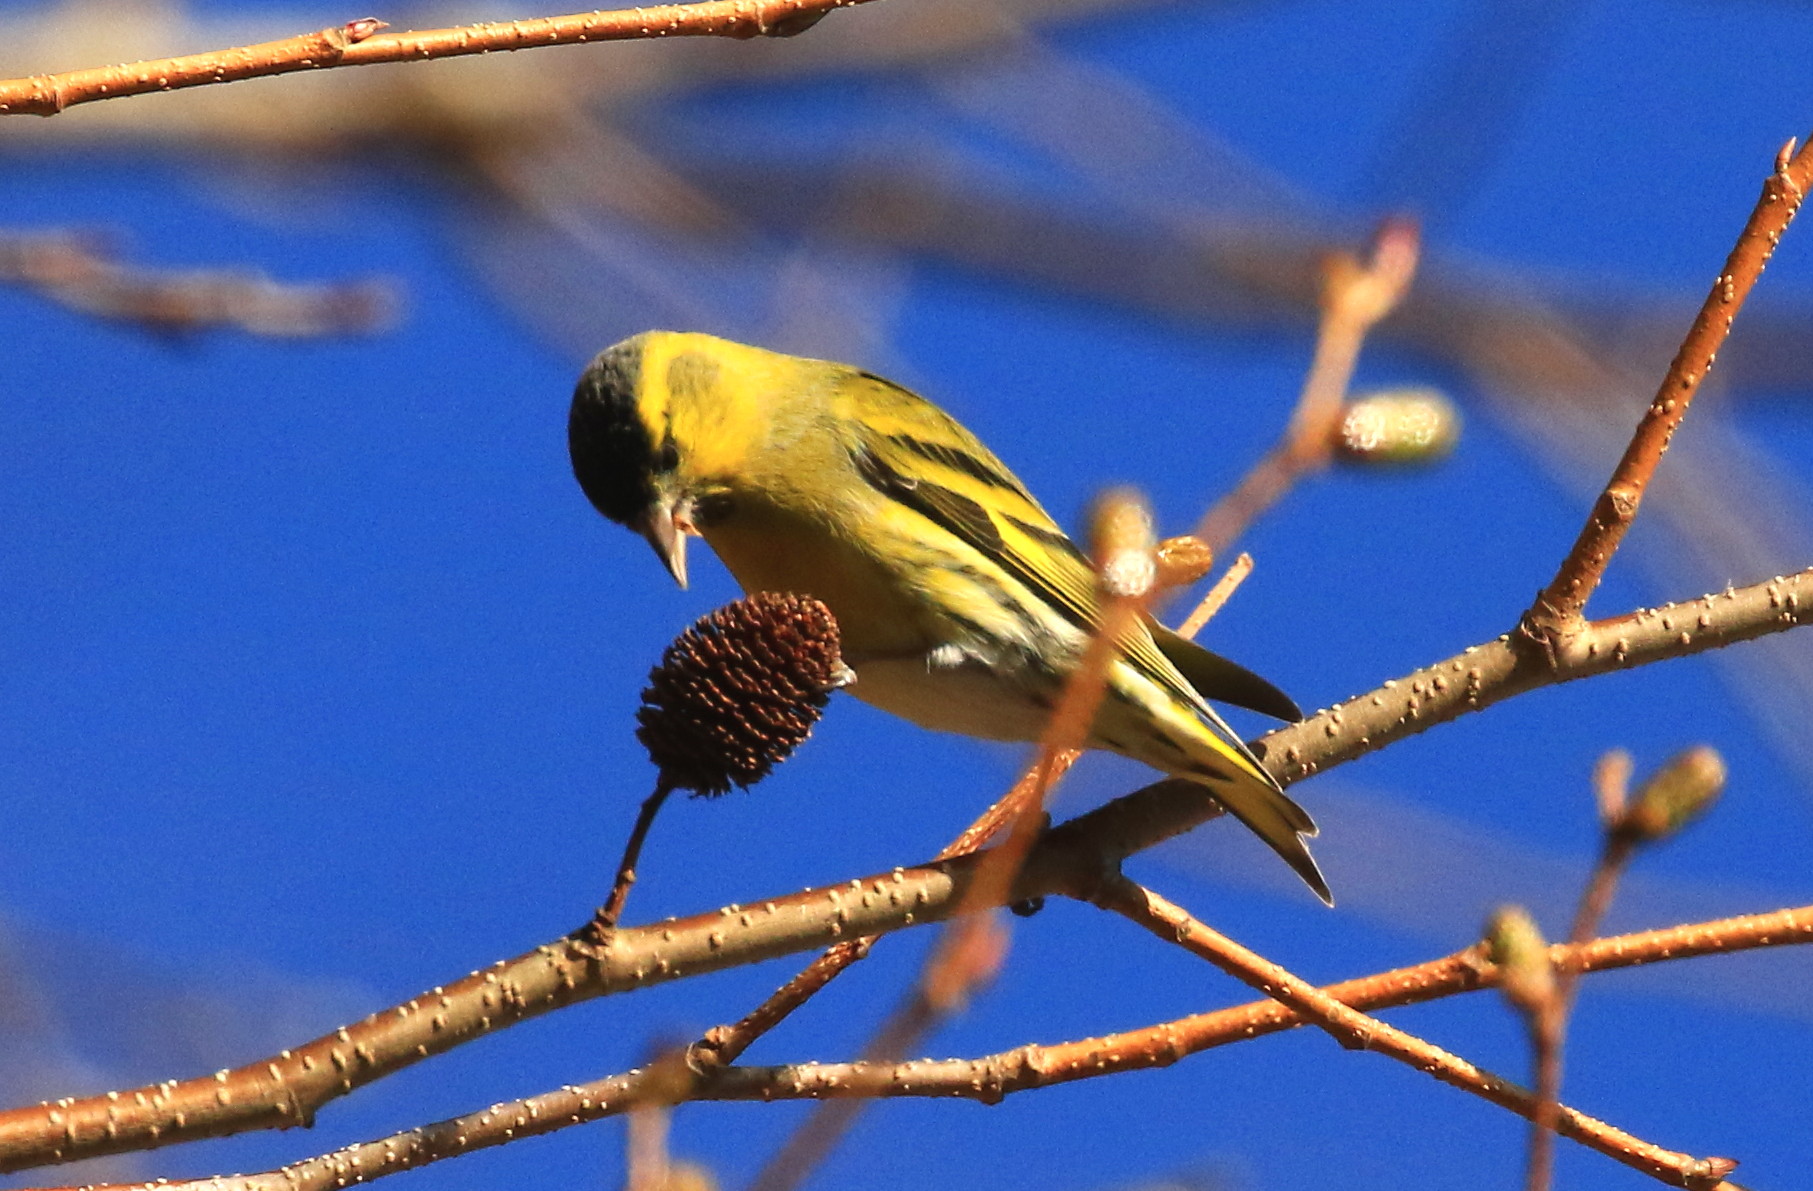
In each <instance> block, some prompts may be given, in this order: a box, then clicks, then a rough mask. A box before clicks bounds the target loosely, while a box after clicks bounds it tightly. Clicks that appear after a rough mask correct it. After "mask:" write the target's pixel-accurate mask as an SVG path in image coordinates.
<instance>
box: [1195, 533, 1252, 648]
mask: <svg viewBox="0 0 1813 1191" xmlns="http://www.w3.org/2000/svg"><path fill="white" fill-rule="evenodd" d="M1252 573H1253V556H1252V555H1251V554H1242V555H1241V556H1240V557H1238V558H1236V559H1235V560H1234V565H1233V566H1230V567H1229V568H1228V569H1227V574H1225V575H1223V576H1222V577H1221V578H1219V579H1217V580H1216V581H1215V586H1213V587H1211V588H1209V590H1208V594H1206V595H1204V596H1203V597H1202V602H1201V603H1199V604H1197V605H1196V607H1195V608H1194V609H1193V610H1192V611H1191V612H1190V614H1189V615H1188V616H1186V617H1184V622H1183V623H1182V624H1180V625H1178V626H1177V635H1178V636H1180V637H1194V636H1195V635H1196V634H1197V633H1200V632H1202V629H1203V626H1204V625H1206V624H1208V623H1209V621H1211V620H1213V619H1214V618H1215V614H1216V613H1218V612H1220V611H1221V610H1222V608H1224V607H1225V606H1226V605H1227V602H1228V601H1229V600H1231V599H1233V598H1234V593H1235V592H1236V591H1238V590H1239V589H1240V585H1241V584H1242V583H1245V582H1246V577H1247V576H1248V575H1250V574H1252Z"/></svg>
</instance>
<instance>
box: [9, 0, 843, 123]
mask: <svg viewBox="0 0 1813 1191" xmlns="http://www.w3.org/2000/svg"><path fill="white" fill-rule="evenodd" d="M867 2H868V0H701V2H700V3H696V4H658V5H654V6H652V7H649V8H630V9H621V10H617V11H611V12H591V13H578V14H574V15H572V16H555V17H539V18H536V19H533V20H523V21H496V22H491V23H488V24H478V25H461V26H457V27H455V28H451V29H428V30H423V31H420V32H413V33H383V32H380V30H382V29H384V28H385V27H386V26H385V23H384V22H383V21H380V20H378V19H377V18H375V17H367V18H365V19H363V20H358V21H352V22H349V23H348V24H345V25H340V26H335V27H333V28H328V29H321V30H318V31H316V32H314V33H305V34H302V35H301V36H298V37H287V38H284V39H282V40H280V41H267V42H264V43H262V44H259V45H250V46H241V47H239V48H237V49H230V50H213V51H210V52H207V53H202V54H187V55H184V56H182V57H177V58H160V59H156V60H154V61H149V62H130V63H127V64H126V65H123V66H98V67H89V68H87V69H84V70H69V71H63V72H61V73H59V74H40V75H33V76H31V77H30V78H23V79H8V80H4V81H0V115H37V116H54V115H56V114H57V113H58V112H61V111H63V110H65V109H66V108H70V107H74V106H75V105H76V104H79V103H90V102H93V101H94V100H99V99H115V98H119V97H121V96H126V95H144V94H147V93H150V92H153V91H176V90H180V89H181V88H184V87H201V86H206V85H208V84H211V83H230V82H235V81H237V80H239V79H250V78H262V77H267V76H270V75H279V74H292V73H294V72H296V71H302V70H325V69H329V68H331V67H337V66H372V65H376V64H378V63H385V62H420V61H426V60H428V59H431V58H455V57H460V56H463V55H466V54H490V53H496V52H498V51H500V50H523V49H530V48H533V47H536V46H550V45H574V44H578V43H581V42H592V41H629V40H637V39H653V38H662V37H736V38H748V37H788V36H792V35H793V34H795V33H799V32H802V31H804V30H805V29H807V28H810V27H811V26H812V25H813V24H815V23H817V21H818V20H819V19H820V18H822V17H823V16H824V15H825V14H826V13H828V12H830V11H831V10H832V9H836V8H847V7H850V6H852V5H856V4H864V3H867Z"/></svg>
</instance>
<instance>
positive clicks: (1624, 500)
mask: <svg viewBox="0 0 1813 1191" xmlns="http://www.w3.org/2000/svg"><path fill="white" fill-rule="evenodd" d="M1810 184H1813V145H1808V146H1803V147H1802V148H1801V150H1800V152H1798V153H1796V152H1795V151H1794V142H1793V141H1789V142H1788V143H1787V144H1786V145H1784V146H1782V150H1781V152H1780V153H1779V154H1777V156H1776V159H1775V172H1774V173H1773V174H1771V175H1770V176H1769V179H1768V181H1766V182H1764V183H1763V193H1762V197H1761V198H1759V199H1757V202H1756V207H1755V209H1753V210H1752V211H1751V212H1750V218H1749V220H1748V221H1747V222H1746V223H1745V224H1744V230H1743V231H1741V232H1739V233H1738V238H1737V243H1736V245H1734V246H1733V247H1732V249H1731V255H1730V256H1729V257H1727V258H1726V260H1725V268H1724V270H1723V271H1722V272H1721V273H1720V274H1719V276H1718V278H1717V279H1716V280H1715V281H1714V282H1713V283H1712V289H1711V291H1710V292H1709V293H1708V294H1707V295H1706V300H1705V302H1704V303H1702V304H1701V306H1700V311H1699V313H1698V314H1697V315H1695V316H1694V320H1693V325H1692V326H1691V327H1690V328H1689V329H1688V332H1687V336H1686V338H1684V339H1683V340H1682V341H1681V346H1680V349H1679V350H1678V351H1676V353H1675V357H1674V360H1673V361H1672V362H1670V364H1669V365H1668V372H1667V374H1666V375H1664V376H1663V378H1662V384H1661V386H1660V387H1659V388H1657V390H1656V396H1655V399H1654V400H1653V401H1651V402H1650V403H1649V411H1648V413H1647V414H1645V415H1644V418H1643V421H1642V422H1640V423H1639V424H1638V426H1637V431H1636V433H1635V434H1633V435H1632V436H1631V440H1630V445H1629V446H1627V447H1625V449H1624V456H1623V458H1621V459H1619V460H1618V466H1617V467H1616V468H1615V469H1613V471H1612V478H1611V479H1610V480H1608V481H1607V482H1606V485H1605V491H1604V492H1602V493H1600V495H1599V499H1598V500H1597V501H1595V502H1594V504H1593V511H1592V512H1591V513H1590V514H1589V515H1588V516H1587V519H1586V524H1585V526H1583V527H1582V528H1581V530H1580V536H1579V538H1578V539H1577V540H1576V541H1575V542H1574V547H1573V549H1572V550H1569V551H1568V554H1567V557H1566V558H1564V559H1563V560H1562V562H1561V567H1560V569H1559V570H1557V571H1556V572H1555V578H1554V579H1553V580H1551V581H1550V583H1549V585H1548V587H1547V588H1545V589H1544V590H1543V592H1542V594H1541V595H1539V596H1537V597H1536V602H1535V603H1534V604H1532V605H1531V606H1530V610H1529V611H1528V612H1526V613H1525V614H1524V618H1523V624H1522V626H1521V629H1522V632H1523V633H1524V634H1525V635H1526V636H1527V637H1528V638H1529V639H1531V640H1533V641H1535V642H1537V643H1539V644H1541V645H1542V646H1544V647H1545V648H1549V649H1552V648H1555V643H1556V642H1557V641H1558V640H1561V639H1565V638H1566V637H1567V636H1568V635H1569V634H1571V633H1573V632H1574V631H1575V630H1576V629H1578V628H1579V627H1580V625H1581V624H1582V623H1583V614H1584V612H1585V610H1586V601H1587V599H1588V598H1589V597H1590V596H1591V595H1592V594H1593V590H1594V589H1595V588H1597V587H1598V586H1599V580H1600V579H1601V578H1603V577H1604V575H1605V568H1606V567H1607V566H1608V565H1609V564H1610V563H1611V560H1612V555H1613V554H1615V553H1617V550H1618V545H1619V543H1620V542H1622V541H1623V540H1624V534H1625V531H1626V530H1628V529H1629V528H1630V525H1631V522H1632V521H1633V520H1635V519H1636V516H1637V509H1638V508H1639V507H1640V506H1641V505H1642V503H1643V494H1644V492H1645V491H1646V490H1647V489H1648V487H1649V481H1650V477H1652V476H1653V475H1655V471H1656V466H1657V465H1658V464H1659V463H1661V461H1662V456H1663V454H1664V453H1665V452H1667V450H1668V443H1669V440H1670V439H1672V438H1673V437H1674V432H1675V430H1676V429H1677V428H1679V427H1680V425H1681V421H1682V419H1684V418H1685V417H1686V416H1687V409H1688V406H1689V405H1691V404H1692V403H1693V399H1694V395H1695V394H1697V393H1698V392H1699V391H1700V384H1701V382H1703V381H1704V380H1705V379H1706V374H1707V373H1708V372H1710V371H1712V363H1713V360H1714V359H1715V358H1716V357H1717V356H1718V351H1719V348H1720V347H1721V346H1723V345H1724V342H1725V336H1726V335H1727V334H1728V333H1729V332H1730V330H1731V323H1732V320H1734V319H1735V318H1737V314H1738V311H1739V310H1741V309H1743V305H1744V299H1745V298H1747V297H1749V296H1750V290H1751V287H1753V286H1754V285H1755V284H1756V281H1757V278H1759V277H1761V276H1762V273H1763V267H1764V266H1765V265H1767V264H1768V263H1769V257H1770V256H1771V255H1772V254H1773V253H1774V252H1775V246H1776V245H1777V244H1778V243H1780V242H1781V237H1782V233H1783V232H1785V231H1787V230H1788V224H1789V223H1790V222H1792V221H1793V219H1794V215H1795V212H1797V211H1799V210H1800V204H1801V200H1802V199H1803V198H1805V197H1806V189H1807V187H1808V185H1810Z"/></svg>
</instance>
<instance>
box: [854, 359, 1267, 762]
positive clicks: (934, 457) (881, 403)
mask: <svg viewBox="0 0 1813 1191" xmlns="http://www.w3.org/2000/svg"><path fill="white" fill-rule="evenodd" d="M845 395H846V397H848V398H850V399H852V400H853V408H852V409H851V410H850V411H849V416H846V417H842V418H840V419H839V423H840V424H841V425H845V426H853V427H858V428H860V429H859V430H858V431H857V433H858V441H857V442H855V443H854V444H852V446H853V449H852V455H853V458H854V459H855V463H856V467H857V470H858V472H859V473H860V474H861V475H862V476H863V478H864V479H865V480H866V481H867V482H868V483H869V484H870V485H872V486H873V487H875V488H876V489H878V490H879V491H881V492H883V493H884V494H886V495H887V496H888V497H890V498H891V499H893V500H895V501H897V502H898V503H900V504H902V505H905V506H906V507H907V508H910V509H912V510H914V511H915V512H917V513H919V514H920V515H921V516H923V517H925V518H926V519H927V520H929V521H931V522H933V523H934V524H936V525H937V526H938V527H940V528H941V529H943V530H945V531H946V532H948V533H950V534H952V535H953V536H955V537H957V538H958V539H960V540H961V541H963V542H964V543H965V544H967V545H968V546H969V547H970V548H971V549H973V550H975V551H977V552H978V553H979V554H981V555H982V556H983V557H984V558H985V559H986V560H987V561H989V562H990V563H992V564H994V565H995V566H996V567H999V568H1000V569H1001V570H1002V571H1004V572H1006V573H1007V574H1008V575H1009V576H1011V577H1012V578H1013V579H1015V580H1016V581H1018V583H1019V584H1020V585H1021V586H1022V587H1024V588H1025V589H1026V590H1027V591H1028V592H1030V593H1031V594H1032V595H1033V596H1034V597H1036V598H1037V599H1038V600H1039V601H1040V602H1041V603H1043V604H1044V605H1045V606H1046V607H1048V608H1049V609H1050V610H1051V611H1052V612H1054V613H1056V614H1057V615H1058V616H1060V617H1062V618H1063V619H1064V620H1065V621H1067V622H1069V623H1070V624H1071V625H1073V626H1074V627H1076V628H1077V629H1078V630H1080V631H1082V632H1084V633H1093V632H1095V631H1096V629H1097V627H1098V625H1099V621H1100V617H1099V614H1098V610H1097V605H1096V595H1095V572H1094V570H1093V568H1092V567H1091V566H1090V565H1089V560H1088V559H1087V558H1086V557H1085V556H1084V554H1083V552H1082V551H1081V550H1079V549H1078V548H1077V546H1076V543H1074V542H1072V541H1071V540H1070V538H1069V537H1068V536H1066V535H1065V533H1064V531H1063V530H1062V529H1060V528H1059V527H1058V524H1057V522H1056V521H1054V520H1052V518H1051V515H1050V514H1048V513H1047V512H1046V511H1045V510H1044V508H1042V507H1041V506H1040V505H1039V502H1038V501H1037V500H1035V499H1034V498H1033V496H1032V494H1031V493H1030V492H1028V491H1027V490H1026V486H1025V485H1024V484H1022V483H1021V482H1020V481H1019V479H1018V478H1017V477H1015V475H1014V474H1013V473H1012V472H1011V471H1009V470H1008V469H1007V467H1006V465H1005V464H1003V463H1002V462H1001V461H1000V460H999V459H997V458H995V456H994V455H993V454H992V453H990V452H989V450H988V448H987V447H984V446H983V445H982V444H981V443H980V442H979V441H977V439H976V437H975V435H973V434H971V433H970V432H969V431H968V430H965V429H964V428H963V426H962V425H961V424H960V423H958V422H957V421H956V419H954V418H952V417H951V416H950V415H948V414H946V413H945V412H944V411H943V410H941V409H939V408H938V407H937V406H935V405H933V404H931V403H930V402H928V401H926V400H925V399H923V398H921V397H919V396H918V395H917V394H914V393H912V392H910V391H908V390H906V389H902V388H901V387H900V386H898V385H895V384H893V383H892V382H890V381H886V380H883V379H882V378H880V377H875V376H871V375H869V374H867V373H858V374H855V375H854V376H853V377H852V378H851V379H850V381H849V382H847V384H846V386H845ZM1148 627H1149V628H1150V629H1154V630H1157V631H1159V632H1161V633H1164V634H1165V638H1164V644H1165V645H1170V646H1171V648H1169V649H1167V648H1164V647H1162V646H1161V645H1160V644H1158V643H1155V642H1154V640H1153V638H1152V635H1151V633H1149V632H1142V633H1137V634H1134V635H1132V636H1131V637H1130V638H1129V639H1128V640H1127V641H1126V642H1125V643H1124V650H1125V656H1126V661H1127V663H1128V664H1129V665H1131V666H1132V667H1133V668H1134V670H1135V671H1137V672H1138V673H1139V674H1141V675H1142V676H1143V677H1145V678H1147V679H1148V680H1150V681H1152V682H1153V683H1156V684H1157V685H1158V686H1159V687H1160V688H1162V689H1163V690H1164V691H1165V692H1166V693H1167V694H1169V695H1171V696H1173V697H1174V698H1177V699H1179V700H1181V701H1182V702H1184V703H1185V704H1187V705H1189V706H1192V707H1195V708H1196V709H1197V710H1198V711H1199V712H1200V713H1201V714H1202V716H1203V718H1204V719H1206V720H1207V721H1208V722H1209V723H1210V724H1212V725H1213V726H1214V727H1215V728H1216V729H1217V730H1218V731H1219V732H1220V733H1222V734H1223V735H1224V736H1225V738H1226V739H1227V741H1228V742H1229V743H1230V744H1232V745H1233V746H1234V747H1235V748H1236V749H1238V750H1239V752H1240V754H1241V759H1242V760H1244V761H1246V762H1247V763H1248V764H1250V765H1251V766H1252V768H1253V769H1254V771H1255V772H1256V774H1257V773H1263V772H1264V771H1263V770H1262V769H1261V768H1260V766H1259V764H1258V762H1257V761H1256V760H1255V759H1254V758H1253V757H1252V755H1251V754H1250V753H1249V752H1247V750H1246V748H1245V746H1244V745H1243V744H1241V742H1240V737H1239V736H1238V735H1236V734H1235V733H1234V732H1233V731H1232V730H1231V729H1229V728H1228V726H1227V724H1226V723H1224V722H1223V721H1222V719H1221V717H1220V716H1218V715H1216V714H1215V712H1214V711H1213V710H1212V709H1211V708H1209V707H1208V705H1207V704H1206V703H1205V702H1204V701H1203V696H1204V695H1209V696H1211V697H1217V698H1219V697H1222V695H1221V690H1220V688H1221V687H1222V686H1223V685H1227V686H1228V687H1229V688H1230V690H1231V691H1232V693H1231V695H1229V696H1228V701H1229V702H1232V703H1235V704H1238V705H1241V706H1246V705H1247V704H1248V702H1249V701H1254V702H1257V703H1258V704H1260V707H1259V710H1262V711H1268V712H1269V713H1271V714H1276V713H1277V710H1282V709H1284V708H1289V710H1290V711H1291V712H1293V713H1295V711H1296V708H1295V706H1294V705H1293V704H1291V702H1290V700H1289V699H1288V698H1286V697H1285V696H1284V695H1283V693H1282V692H1279V691H1278V690H1277V689H1276V688H1275V687H1272V686H1271V684H1270V683H1267V682H1265V681H1264V680H1263V679H1260V678H1258V677H1257V676H1256V675H1252V674H1249V673H1248V672H1247V671H1245V670H1243V669H1241V668H1240V667H1239V666H1236V665H1234V664H1233V663H1232V662H1227V661H1224V660H1222V659H1220V658H1217V657H1215V655H1213V654H1210V653H1209V652H1208V651H1207V650H1203V649H1200V648H1199V647H1196V646H1194V645H1191V644H1190V643H1189V642H1186V641H1184V639H1183V638H1181V637H1178V636H1176V635H1175V634H1172V633H1170V632H1169V631H1168V630H1164V629H1162V628H1160V627H1159V626H1157V625H1156V624H1150V623H1149V624H1148ZM1173 643H1175V644H1173ZM1180 647H1181V648H1180ZM1173 651H1175V653H1176V654H1177V655H1178V656H1172V655H1173ZM1179 656H1180V657H1181V658H1182V660H1183V662H1185V663H1187V664H1188V665H1189V667H1190V668H1192V669H1194V670H1195V671H1196V674H1197V676H1199V677H1201V678H1202V679H1204V680H1205V681H1208V682H1210V684H1211V689H1208V690H1200V691H1199V689H1198V688H1197V687H1196V686H1194V685H1192V682H1191V680H1190V677H1189V676H1188V675H1187V674H1185V673H1180V672H1179V671H1180V666H1179V664H1178V660H1179ZM1205 658H1206V659H1208V660H1207V661H1204V659H1205ZM1243 678H1244V679H1245V680H1250V681H1242V679H1243ZM1290 718H1293V719H1294V718H1298V717H1297V716H1296V715H1295V714H1293V715H1292V716H1291V717H1290ZM1268 780H1269V779H1268Z"/></svg>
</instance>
